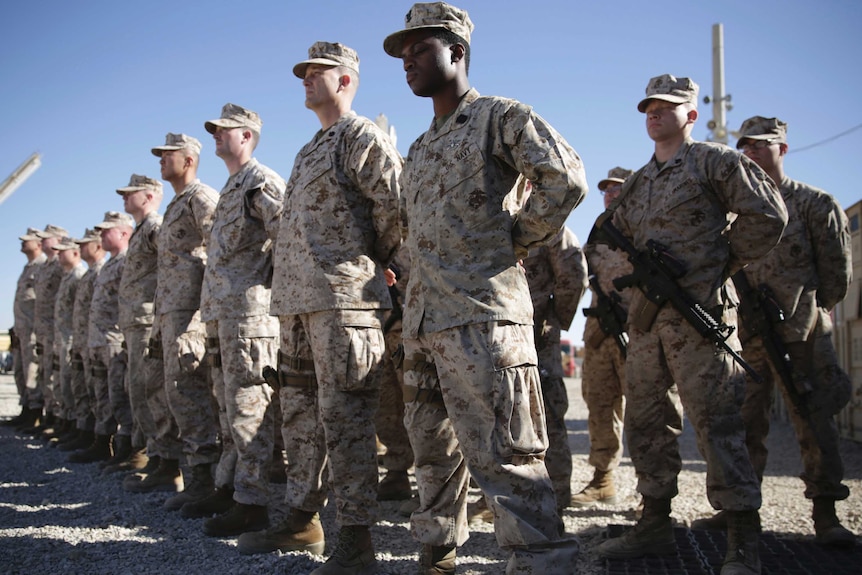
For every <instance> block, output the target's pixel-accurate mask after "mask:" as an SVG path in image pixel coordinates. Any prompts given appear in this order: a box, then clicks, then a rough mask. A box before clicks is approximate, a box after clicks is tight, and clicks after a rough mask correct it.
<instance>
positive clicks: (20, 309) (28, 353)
mask: <svg viewBox="0 0 862 575" xmlns="http://www.w3.org/2000/svg"><path fill="white" fill-rule="evenodd" d="M38 231H39V230H38V229H36V228H27V233H26V234H24V235H23V236H21V237H19V238H18V239H20V240H21V252H22V253H23V254H24V255H25V256H26V257H27V264H26V265H25V266H24V269H23V270H22V271H21V275H20V276H18V284H17V286H16V288H15V304H14V309H13V311H14V313H13V317H14V318H15V336H16V337H17V338H18V346H17V347H16V348H15V351H14V354H15V387H16V388H17V390H18V396H19V398H20V399H19V401H20V403H21V413H20V414H19V415H17V416H16V417H14V418H12V419H11V420H9V422H8V423H9V425H14V426H16V427H31V426H32V425H33V424H34V423H35V422H36V418H37V417H38V414H39V412H41V409H42V405H41V404H40V403H37V402H34V403H33V404H31V403H30V401H29V396H30V394H31V390H35V389H36V385H37V383H36V382H37V379H36V378H37V375H38V370H39V358H38V356H37V355H36V331H35V329H34V323H35V314H36V275H37V274H38V273H39V269H40V268H39V266H41V265H43V264H44V263H45V262H46V261H48V256H46V255H45V253H44V252H43V251H42V240H41V239H40V238H39V236H37V235H36V233H37V232H38Z"/></svg>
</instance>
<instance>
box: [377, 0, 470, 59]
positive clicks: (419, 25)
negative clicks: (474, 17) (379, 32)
mask: <svg viewBox="0 0 862 575" xmlns="http://www.w3.org/2000/svg"><path fill="white" fill-rule="evenodd" d="M432 28H442V29H444V30H449V31H450V32H452V33H454V34H457V35H458V36H460V37H461V38H463V39H464V41H465V42H467V44H469V43H470V33H471V32H472V31H473V22H472V21H471V20H470V16H469V15H468V14H467V12H466V10H461V9H460V8H456V7H455V6H452V5H451V4H446V3H445V2H417V3H416V4H414V5H413V6H412V7H411V8H410V11H409V12H407V15H406V16H404V30H400V31H398V32H395V33H393V34H390V35H389V36H387V37H386V39H385V40H383V50H384V51H385V52H386V53H387V54H389V55H390V56H393V57H395V58H400V57H401V44H402V42H404V37H405V36H407V34H409V33H410V32H412V31H413V30H421V29H432Z"/></svg>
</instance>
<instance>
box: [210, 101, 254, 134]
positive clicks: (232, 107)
mask: <svg viewBox="0 0 862 575" xmlns="http://www.w3.org/2000/svg"><path fill="white" fill-rule="evenodd" d="M262 127H263V122H262V121H261V119H260V116H258V115H257V112H252V111H251V110H246V109H245V108H243V107H242V106H237V105H236V104H231V103H230V102H228V103H227V104H225V105H224V106H222V109H221V117H220V118H219V119H217V120H209V121H208V122H204V128H206V131H207V132H209V133H210V134H215V131H216V128H250V129H252V130H254V131H255V132H257V133H258V134H260V129H261V128H262Z"/></svg>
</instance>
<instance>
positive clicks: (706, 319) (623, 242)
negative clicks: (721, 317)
mask: <svg viewBox="0 0 862 575" xmlns="http://www.w3.org/2000/svg"><path fill="white" fill-rule="evenodd" d="M612 215H613V212H610V211H608V212H605V213H604V214H602V215H601V216H599V219H598V220H597V221H596V225H597V226H598V227H599V228H600V229H601V230H602V232H603V233H604V234H605V237H606V238H607V240H608V241H609V242H610V243H611V245H612V246H613V247H617V248H619V249H622V250H623V251H625V252H626V253H628V255H629V257H628V259H629V262H631V264H632V273H631V274H629V275H627V276H623V277H620V278H616V279H614V287H616V288H617V289H618V290H622V289H624V288H627V287H632V286H637V287H639V288H640V290H641V291H642V292H643V294H644V296H645V297H646V299H647V300H648V301H649V302H651V303H652V304H653V305H654V306H655V310H656V313H657V312H658V308H659V307H661V306H662V305H663V304H664V303H665V302H670V304H671V305H672V306H673V307H674V308H675V309H676V310H677V311H678V312H679V313H680V315H682V317H683V318H684V319H685V320H686V321H687V322H688V323H689V325H691V326H692V327H693V328H694V329H695V331H697V333H699V334H700V335H701V336H702V337H704V338H705V339H708V340H709V341H711V342H713V343H714V344H715V345H717V346H719V347H721V348H722V349H724V351H726V352H727V353H729V354H730V356H731V357H732V358H733V359H734V360H735V361H736V363H738V364H739V365H740V367H742V369H744V370H745V371H746V372H747V373H748V375H750V376H751V378H752V379H754V380H755V381H758V382H762V381H763V378H761V377H760V374H758V373H757V372H756V371H755V370H754V368H752V367H751V366H750V365H748V363H747V362H746V361H745V360H744V359H742V356H741V355H739V354H738V353H737V352H736V351H734V350H733V348H731V347H730V346H729V345H728V344H727V338H728V337H730V334H732V333H733V330H734V327H733V326H730V325H727V324H723V323H718V322H717V321H716V320H715V318H714V317H712V316H711V315H709V312H707V311H706V310H705V309H703V306H701V305H700V304H699V303H697V302H696V301H695V300H694V298H692V297H691V296H690V295H689V294H688V293H686V292H685V291H684V290H683V289H682V288H680V287H679V284H677V281H676V280H677V279H679V278H680V277H682V276H684V275H685V273H686V269H685V265H684V264H683V263H682V262H680V261H679V260H677V259H676V258H674V257H673V256H671V255H670V253H668V250H667V248H666V247H665V246H663V245H661V244H660V243H658V242H657V241H655V240H647V243H646V248H647V249H646V251H643V252H642V251H640V250H638V249H637V248H636V247H635V246H634V245H633V244H632V243H631V242H630V241H629V239H628V238H627V237H625V236H624V235H623V234H622V232H620V231H619V230H618V229H617V228H616V226H614V224H613V222H611V216H612Z"/></svg>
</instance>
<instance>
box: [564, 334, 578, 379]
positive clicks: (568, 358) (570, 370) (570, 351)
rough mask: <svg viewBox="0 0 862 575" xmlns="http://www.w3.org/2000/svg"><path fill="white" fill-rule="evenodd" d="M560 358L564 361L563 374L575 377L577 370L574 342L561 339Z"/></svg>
mask: <svg viewBox="0 0 862 575" xmlns="http://www.w3.org/2000/svg"><path fill="white" fill-rule="evenodd" d="M560 360H561V361H562V363H563V375H564V376H565V377H575V373H576V371H577V365H576V364H575V349H574V348H573V347H572V342H570V341H569V340H567V339H561V340H560Z"/></svg>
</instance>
